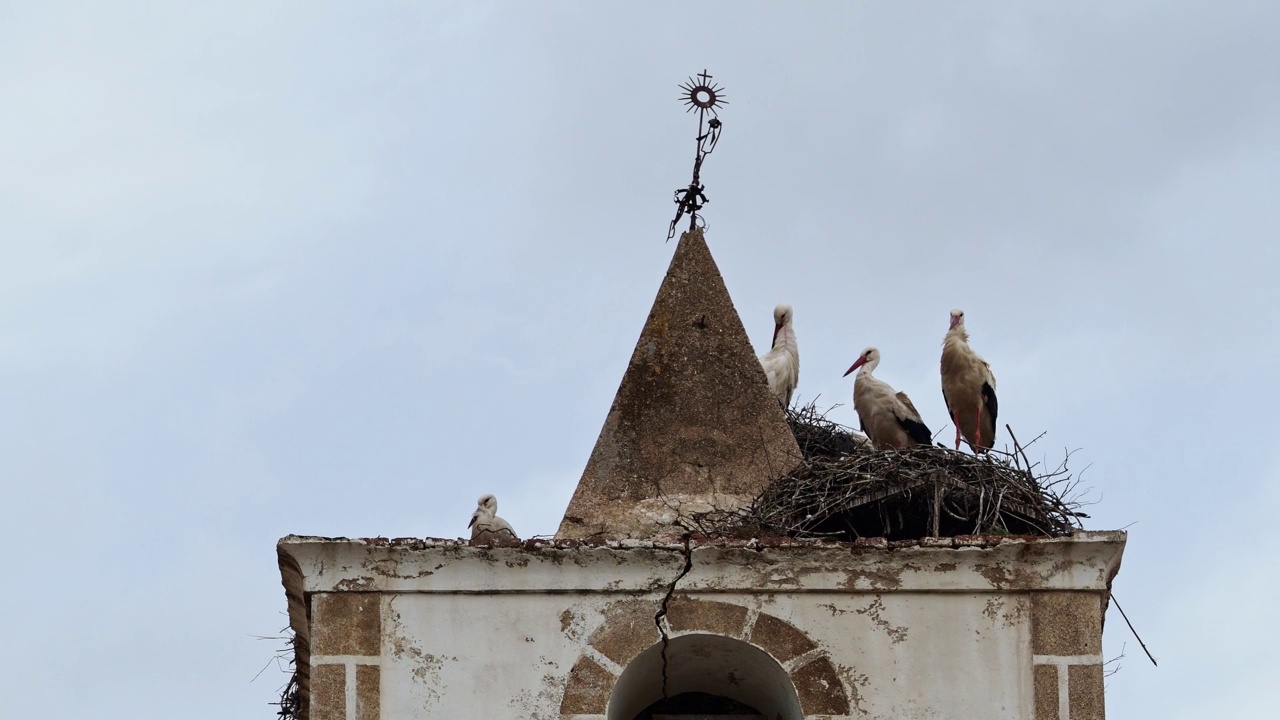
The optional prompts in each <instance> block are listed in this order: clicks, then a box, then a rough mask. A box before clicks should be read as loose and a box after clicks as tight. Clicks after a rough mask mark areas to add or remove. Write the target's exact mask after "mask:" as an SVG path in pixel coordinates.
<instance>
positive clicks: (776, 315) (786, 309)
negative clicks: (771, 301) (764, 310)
mask: <svg viewBox="0 0 1280 720" xmlns="http://www.w3.org/2000/svg"><path fill="white" fill-rule="evenodd" d="M790 324H791V306H790V305H788V304H786V303H778V306H777V307H775V308H774V309H773V339H772V340H770V341H769V347H773V345H774V343H776V342H778V333H780V332H782V328H784V327H786V326H787V325H790Z"/></svg>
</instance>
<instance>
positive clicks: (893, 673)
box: [282, 533, 1123, 720]
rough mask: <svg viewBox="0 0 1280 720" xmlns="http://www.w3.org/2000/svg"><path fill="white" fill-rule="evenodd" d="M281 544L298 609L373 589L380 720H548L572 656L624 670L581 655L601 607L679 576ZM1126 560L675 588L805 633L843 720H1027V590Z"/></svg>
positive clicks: (686, 583)
mask: <svg viewBox="0 0 1280 720" xmlns="http://www.w3.org/2000/svg"><path fill="white" fill-rule="evenodd" d="M286 542H289V543H291V544H289V545H286ZM282 548H283V549H285V550H287V551H288V552H289V553H290V554H291V555H292V556H293V557H294V559H296V560H297V562H298V565H299V567H300V568H301V576H300V577H301V582H302V584H303V587H301V588H296V589H294V590H292V591H291V592H293V594H294V595H295V596H301V595H302V593H303V592H316V591H319V592H335V591H337V592H341V591H345V590H358V591H361V592H380V593H381V603H382V637H383V640H382V652H381V660H380V662H381V667H382V671H381V672H382V676H381V677H382V680H381V716H382V717H383V718H510V719H512V720H516V719H520V720H523V719H525V718H531V719H534V720H541V719H543V718H545V719H547V720H554V719H557V718H559V717H560V716H559V708H560V703H561V700H562V698H563V693H564V687H565V684H566V680H567V678H568V676H569V673H570V671H571V669H572V668H573V667H574V664H575V663H576V662H577V660H578V659H579V657H580V656H581V655H582V654H583V653H584V652H585V653H588V654H592V655H593V657H595V658H596V659H597V660H598V661H600V662H601V664H602V665H603V666H605V667H606V668H609V669H611V670H613V671H615V672H618V671H620V670H621V668H617V667H616V666H611V662H610V661H608V660H607V659H605V658H603V657H602V656H600V655H599V654H598V653H596V651H594V650H591V649H589V648H588V647H587V640H588V638H590V636H591V634H592V633H593V632H594V631H596V629H597V628H599V627H600V626H601V624H602V623H603V622H605V617H606V615H605V613H606V611H607V610H608V609H609V608H610V607H611V606H614V605H615V604H618V603H625V602H634V601H635V600H637V599H650V600H655V601H656V600H658V599H660V598H662V597H663V596H664V595H665V593H666V591H667V589H668V587H669V586H670V584H671V583H672V581H673V580H674V579H675V578H676V577H677V576H678V575H679V574H680V570H681V568H682V566H683V553H682V548H679V547H678V546H677V547H674V548H673V547H664V548H654V547H652V546H650V547H634V546H633V547H609V548H581V547H578V548H574V547H570V548H564V549H563V551H561V550H557V549H546V548H544V549H541V550H538V551H532V552H531V551H526V550H522V549H520V548H504V549H501V550H498V549H494V550H488V549H482V548H466V547H459V546H457V545H438V546H423V547H416V548H405V547H401V546H392V547H385V546H377V545H373V544H369V543H362V542H360V541H341V542H339V541H323V540H312V539H300V540H297V541H282ZM1122 549H1123V536H1122V535H1114V536H1113V535H1108V534H1101V533H1099V534H1093V535H1091V536H1088V537H1083V538H1077V539H1076V540H1075V541H1072V542H1063V541H1045V542H1043V543H1038V544H1035V547H1019V546H1018V543H1011V544H1009V545H1002V546H999V547H994V548H987V549H982V548H978V547H969V548H963V549H960V548H941V547H936V548H908V549H905V550H903V549H897V550H892V551H891V550H887V549H886V550H883V551H877V552H872V551H866V550H860V549H854V550H853V551H851V550H850V549H847V548H846V549H840V548H831V547H817V548H798V549H797V548H784V549H779V550H763V551H762V550H757V549H741V548H740V549H736V550H735V549H733V548H727V549H726V548H707V549H705V552H704V551H703V550H704V549H699V550H695V551H694V553H693V571H692V572H690V573H689V574H688V575H687V576H685V577H684V578H682V579H681V580H680V582H679V583H678V584H677V585H676V591H677V593H678V594H680V595H685V596H688V597H691V598H694V599H701V600H708V601H715V602H721V603H730V604H734V605H741V606H744V607H747V608H748V609H749V610H751V611H753V612H759V613H766V614H768V615H772V616H774V617H777V618H779V619H780V620H783V621H785V622H787V623H790V624H791V625H793V626H794V627H795V628H797V629H798V630H800V631H801V632H803V633H805V634H806V635H807V636H808V637H809V638H810V639H811V640H812V641H814V642H816V643H818V644H819V649H818V650H817V651H815V652H816V653H818V654H824V655H826V656H827V657H828V658H829V659H830V661H831V663H832V665H833V666H834V667H835V670H836V673H837V675H838V676H839V677H840V679H841V681H842V683H843V684H844V685H845V688H846V691H847V693H848V695H849V699H850V703H851V706H852V709H851V714H850V715H849V716H848V717H849V718H859V719H861V720H890V719H893V720H911V719H918V720H941V719H943V718H955V719H956V720H960V719H962V718H963V719H965V720H972V719H973V718H982V719H983V720H996V719H1000V720H1003V719H1006V718H1007V719H1009V720H1032V719H1033V717H1034V706H1033V688H1032V666H1033V659H1032V655H1031V629H1030V616H1031V613H1030V609H1029V605H1030V598H1029V595H1028V592H1029V591H1033V590H1044V589H1054V590H1057V589H1080V590H1093V591H1100V590H1104V589H1105V587H1106V583H1107V581H1108V580H1109V578H1110V577H1111V575H1112V574H1114V570H1115V568H1116V567H1117V566H1118V564H1119V558H1120V553H1121V551H1122ZM925 568H930V569H932V570H931V571H930V570H926V569H925ZM713 580H714V581H713ZM566 611H568V612H566ZM642 622H643V620H642ZM749 622H750V621H748V623H749ZM813 654H814V653H812V652H811V653H809V654H806V655H805V656H804V657H805V658H807V657H809V656H811V655H813ZM801 659H803V658H801ZM794 663H795V661H792V664H793V666H794ZM784 665H785V663H784Z"/></svg>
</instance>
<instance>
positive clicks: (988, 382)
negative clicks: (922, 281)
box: [941, 309, 998, 454]
mask: <svg viewBox="0 0 1280 720" xmlns="http://www.w3.org/2000/svg"><path fill="white" fill-rule="evenodd" d="M941 369H942V398H943V399H944V400H946V401H947V412H948V413H949V414H950V415H951V422H952V423H954V424H955V426H956V449H957V450H959V449H960V436H961V435H963V436H964V439H965V441H966V442H968V443H969V447H971V448H973V452H974V453H977V454H981V453H985V452H987V451H988V450H990V449H991V447H992V445H994V444H995V441H996V411H997V410H998V407H997V404H996V376H995V374H994V373H992V372H991V366H990V365H988V364H987V361H986V360H983V359H982V356H981V355H979V354H978V353H976V352H974V350H973V348H971V347H969V333H968V331H966V330H965V329H964V311H963V310H960V309H956V310H952V311H951V327H950V328H949V329H948V330H947V334H946V336H945V337H943V339H942V363H941Z"/></svg>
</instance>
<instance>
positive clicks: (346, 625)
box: [311, 592, 382, 656]
mask: <svg viewBox="0 0 1280 720" xmlns="http://www.w3.org/2000/svg"><path fill="white" fill-rule="evenodd" d="M311 652H312V653H314V654H316V655H365V656H368V655H380V654H381V653H382V602H381V596H380V595H378V594H377V593H361V592H343V593H316V594H315V595H312V596H311Z"/></svg>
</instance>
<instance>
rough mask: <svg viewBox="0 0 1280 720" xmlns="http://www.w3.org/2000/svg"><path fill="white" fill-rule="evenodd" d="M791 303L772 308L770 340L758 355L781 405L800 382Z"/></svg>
mask: <svg viewBox="0 0 1280 720" xmlns="http://www.w3.org/2000/svg"><path fill="white" fill-rule="evenodd" d="M791 321H792V312H791V306H790V305H788V304H786V303H781V304H779V305H778V306H777V307H775V308H774V309H773V344H772V346H771V349H770V350H769V352H767V353H765V354H764V355H761V356H760V366H761V367H762V368H764V374H765V377H767V378H769V391H770V392H772V393H773V395H774V397H776V398H778V402H780V403H782V406H783V407H787V406H789V405H791V394H792V393H793V392H795V390H796V385H797V384H799V382H800V348H799V347H797V346H796V331H795V328H793V327H792V326H791Z"/></svg>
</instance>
